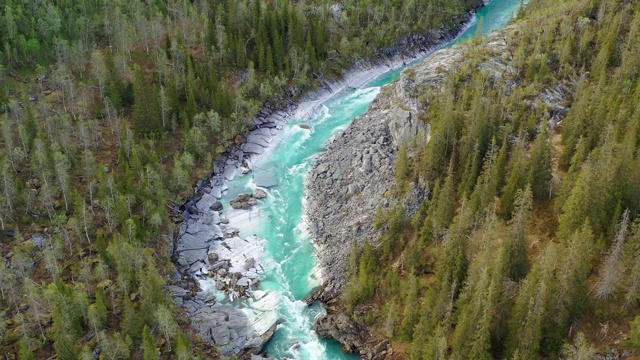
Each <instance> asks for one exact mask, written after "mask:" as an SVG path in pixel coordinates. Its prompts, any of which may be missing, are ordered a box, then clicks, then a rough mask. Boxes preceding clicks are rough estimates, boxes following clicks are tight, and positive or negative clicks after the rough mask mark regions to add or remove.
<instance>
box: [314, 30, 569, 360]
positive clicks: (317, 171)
mask: <svg viewBox="0 0 640 360" xmlns="http://www.w3.org/2000/svg"><path fill="white" fill-rule="evenodd" d="M510 30H513V28H506V29H504V30H502V32H494V33H492V34H491V35H489V36H487V37H486V39H485V41H486V47H487V51H488V56H487V57H486V59H485V61H484V62H483V63H482V64H481V65H480V68H482V69H483V70H484V71H486V72H487V74H488V81H495V82H497V81H506V84H507V86H508V87H509V88H511V89H515V88H516V86H517V85H518V83H517V81H516V80H513V76H511V74H513V71H514V70H513V68H512V67H511V61H512V59H511V56H510V53H509V52H508V49H507V44H506V43H505V40H504V38H505V37H504V33H505V32H507V31H510ZM467 48H468V45H457V46H454V47H451V48H448V49H444V50H440V51H437V52H436V53H434V54H432V55H431V56H430V57H429V59H428V60H427V61H425V62H423V63H420V64H418V65H415V66H412V67H410V68H407V70H405V71H404V72H403V73H402V75H401V77H400V79H399V81H397V82H394V83H391V84H389V85H387V86H386V87H384V88H383V89H382V91H381V93H380V95H379V96H378V97H377V98H376V99H375V100H374V102H373V103H372V105H371V106H370V107H369V109H368V110H367V112H366V113H364V114H363V115H361V116H359V117H358V118H356V119H355V120H354V121H353V122H352V123H351V124H350V125H349V126H348V127H347V128H346V129H345V130H344V131H343V132H341V133H338V134H337V135H336V136H335V137H334V138H333V139H332V141H330V143H329V144H328V146H327V149H326V151H325V152H324V153H323V154H321V155H320V156H319V157H318V158H317V159H316V163H315V166H314V167H313V168H312V170H311V171H310V175H309V178H308V183H307V188H308V189H307V197H308V199H307V208H306V212H307V216H308V221H309V223H310V224H309V225H310V226H309V227H310V229H311V231H312V235H313V236H314V238H315V241H316V247H317V249H318V256H319V259H320V266H321V270H322V272H323V275H324V276H325V280H326V281H325V285H324V289H323V291H322V292H319V293H318V294H317V298H319V299H322V300H324V301H332V300H336V299H337V298H338V296H339V295H340V294H341V293H342V292H343V291H344V289H345V286H346V283H347V279H346V278H345V274H346V273H347V270H348V258H349V254H350V251H351V248H352V246H353V242H354V240H355V241H357V242H358V243H359V244H360V245H362V243H363V242H364V241H365V239H369V241H371V242H372V243H373V244H374V245H375V244H376V243H377V241H378V238H379V235H380V233H379V232H378V231H376V230H375V229H374V227H373V221H374V217H375V214H376V210H377V209H378V207H382V208H383V209H390V208H392V207H393V206H395V205H396V204H397V203H398V202H399V201H402V202H403V205H404V208H405V215H406V216H407V217H411V216H413V215H414V214H415V213H416V212H417V211H418V209H419V207H420V204H421V202H422V201H423V200H424V199H425V197H426V196H427V195H428V194H427V191H428V190H427V189H428V187H427V184H426V182H425V181H423V180H419V181H417V182H416V183H412V184H411V185H410V193H409V194H408V195H406V196H404V197H403V198H402V199H400V198H399V197H398V196H397V194H396V192H395V191H394V187H395V183H396V175H395V164H396V160H397V156H398V150H399V146H400V144H403V143H404V144H410V143H411V142H413V141H429V137H430V127H429V124H427V123H425V122H424V121H422V120H421V119H420V115H421V114H423V113H424V112H426V111H428V104H427V105H426V106H425V105H424V104H422V103H421V102H420V101H419V99H418V98H419V97H420V96H426V97H427V98H428V97H429V94H435V93H437V92H440V91H441V90H442V88H443V84H444V82H445V81H446V79H447V77H448V76H449V73H450V72H451V71H454V70H453V69H455V68H456V67H457V66H459V65H460V64H461V63H462V62H463V61H464V56H465V51H466V49H467ZM568 85H569V86H567V85H565V84H559V85H557V86H555V87H553V88H547V89H544V90H543V91H542V92H540V93H539V95H538V96H537V97H536V100H535V101H533V102H532V103H531V104H529V106H531V107H532V108H536V107H543V108H544V109H545V110H546V111H547V114H548V122H547V126H548V128H549V129H550V130H551V129H552V128H553V127H555V126H556V125H558V124H559V123H560V122H561V121H562V120H563V119H564V117H565V116H566V115H567V113H568V111H569V109H568V108H565V107H564V106H563V105H564V104H565V98H566V97H567V96H568V95H569V94H570V93H571V92H572V90H571V89H570V87H571V85H572V84H568ZM512 140H513V141H517V139H512ZM340 308H341V307H340V306H339V301H337V304H335V306H332V307H330V308H329V311H328V312H329V314H328V315H327V316H324V317H321V318H318V320H317V321H316V324H315V327H316V332H317V333H318V334H319V335H321V336H327V337H332V338H334V339H336V340H338V341H340V342H341V343H342V344H343V346H344V348H345V350H351V351H355V352H359V353H360V354H361V355H362V356H363V358H364V359H384V358H386V357H385V356H386V355H385V356H383V357H379V356H378V355H374V354H380V353H381V351H384V352H385V354H389V355H390V354H392V349H391V348H390V347H389V346H388V342H387V343H384V342H380V339H376V338H375V336H371V334H369V332H368V331H367V329H360V328H359V327H358V325H356V324H355V323H354V322H353V321H352V320H350V319H349V318H348V317H346V316H344V315H343V314H340V313H339V309H340ZM361 315H362V316H365V315H366V314H361ZM379 347H384V349H382V348H379ZM376 349H378V350H379V351H378V350H376Z"/></svg>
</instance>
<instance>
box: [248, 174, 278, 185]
mask: <svg viewBox="0 0 640 360" xmlns="http://www.w3.org/2000/svg"><path fill="white" fill-rule="evenodd" d="M253 182H254V183H255V184H256V186H258V187H262V188H267V189H268V188H272V187H274V186H277V185H278V181H277V180H276V177H275V174H274V173H272V172H270V171H264V170H263V171H255V172H254V179H253Z"/></svg>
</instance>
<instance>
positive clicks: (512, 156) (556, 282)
mask: <svg viewBox="0 0 640 360" xmlns="http://www.w3.org/2000/svg"><path fill="white" fill-rule="evenodd" d="M482 4H483V2H482V1H480V0H408V1H400V0H340V1H326V0H306V1H305V0H3V1H1V2H0V132H1V134H2V136H1V137H0V358H1V359H11V360H30V359H59V360H89V359H109V360H115V359H144V360H153V359H181V360H187V359H211V358H213V359H218V358H226V356H225V355H224V354H222V353H220V352H219V349H218V347H216V346H215V345H212V344H210V343H208V342H207V341H205V340H203V339H201V338H200V337H199V336H198V335H197V334H195V333H194V331H192V324H191V322H190V319H189V316H188V315H187V314H186V313H185V309H184V308H183V307H182V306H180V305H179V304H177V303H176V302H175V301H174V299H173V297H172V295H171V293H170V292H169V291H168V290H167V289H168V287H169V286H170V285H172V284H173V283H174V282H175V281H176V280H175V278H176V274H178V273H177V267H178V265H177V264H176V256H175V254H174V250H175V246H176V245H175V239H176V235H177V232H178V231H179V228H180V223H181V221H182V216H183V215H182V211H183V210H184V204H185V202H186V201H187V200H188V199H189V198H190V196H192V195H193V193H194V187H195V186H196V183H197V182H198V180H200V179H203V178H205V177H206V176H207V175H208V173H209V172H210V171H211V169H212V168H213V167H214V164H215V163H216V161H217V160H218V159H219V158H220V157H221V156H222V155H223V154H224V153H225V152H226V151H227V150H228V149H230V148H232V147H234V146H240V145H241V144H243V142H244V140H245V137H246V134H247V133H248V132H249V131H250V130H252V129H253V128H254V126H255V124H254V122H253V120H252V119H254V118H255V117H256V116H258V115H259V113H260V111H261V110H262V109H263V108H264V107H265V106H269V107H271V108H273V109H276V108H281V107H286V106H287V104H288V103H290V102H295V101H297V100H298V99H299V98H300V97H301V96H303V95H304V94H306V93H307V92H309V91H312V90H313V89H316V88H318V87H320V86H322V85H323V82H324V81H325V80H326V79H340V78H341V77H342V76H344V75H345V74H346V73H347V72H348V71H349V69H351V68H352V67H353V66H354V65H356V64H358V63H361V62H363V61H369V62H375V61H376V60H377V59H378V58H379V57H380V56H381V51H382V50H384V49H392V48H394V47H396V46H397V44H398V43H399V41H401V40H402V39H406V38H407V37H408V36H411V35H423V34H426V33H430V32H433V31H440V30H442V29H452V28H456V27H457V26H459V25H460V24H461V23H462V22H464V21H465V20H467V18H468V14H469V13H470V12H473V11H476V10H477V9H478V7H480V6H482ZM498 31H499V33H498V34H499V35H487V36H480V35H478V36H476V37H475V38H473V39H470V40H468V41H466V42H464V43H463V44H462V45H460V46H462V48H463V50H462V51H463V60H462V61H459V62H457V63H456V64H454V65H453V66H452V68H451V69H449V70H447V71H446V74H444V75H443V76H444V78H445V81H444V83H443V84H442V86H441V88H440V89H437V90H435V89H433V88H420V89H418V90H417V91H418V93H417V94H416V96H417V98H418V99H419V103H418V104H417V106H419V107H420V108H421V109H422V110H423V111H422V113H421V115H420V119H419V121H422V122H425V123H426V124H428V125H429V128H430V136H429V139H428V141H421V140H415V141H412V142H407V143H404V144H402V145H401V146H400V147H399V150H398V155H397V160H396V162H395V164H394V168H395V174H394V175H393V176H394V178H395V184H394V187H393V189H392V190H390V191H389V192H387V194H386V195H385V196H387V197H388V198H389V203H390V204H392V206H390V207H382V206H381V207H379V208H378V211H377V213H376V214H375V219H374V221H373V226H374V227H375V229H376V231H377V232H378V233H379V234H380V236H379V239H362V238H357V237H355V236H354V238H352V239H350V241H349V242H348V243H346V244H345V245H344V246H346V247H349V249H351V250H350V251H351V254H350V256H349V272H348V274H346V275H345V276H346V278H347V284H346V287H345V290H344V292H343V293H342V294H341V296H340V297H339V298H338V299H337V300H334V302H333V303H332V307H334V308H338V309H339V310H340V311H341V312H343V313H344V314H346V315H347V316H348V317H349V318H350V319H351V321H353V323H354V324H355V325H356V326H357V328H358V329H359V331H361V332H362V333H367V336H368V337H369V338H374V339H376V340H383V339H384V340H388V341H389V342H390V344H391V345H390V346H391V347H392V348H393V349H394V351H393V354H388V355H387V357H386V358H387V359H416V360H418V359H570V360H587V359H633V358H640V151H639V150H640V1H637V0H531V1H530V2H528V3H527V4H526V5H525V4H523V5H522V7H521V8H520V10H519V11H518V13H517V15H516V16H515V17H514V18H513V19H512V20H511V21H510V22H509V23H508V25H507V26H506V27H504V28H503V29H501V30H498ZM497 42H499V43H500V44H501V45H495V43H497ZM498 58H499V59H500V60H496V59H498ZM426 61H429V60H428V59H427V60H426ZM498 62H500V64H498V65H487V64H496V63H498ZM492 66H493V67H492ZM495 67H498V68H499V75H496V72H497V71H496V70H495ZM412 71H413V70H411V68H409V70H406V71H405V72H404V73H403V75H402V76H413V75H412ZM385 90H386V88H383V89H382V91H381V92H380V95H379V96H386V95H385V94H386V93H385ZM551 90H553V91H554V94H556V93H561V94H562V95H563V96H562V101H561V107H557V108H555V109H550V108H549V107H548V106H547V104H546V103H545V101H544V99H546V98H544V96H542V95H540V94H550V93H551V92H552V91H551ZM550 96H551V95H550ZM550 119H551V120H550ZM554 119H561V120H558V121H554ZM418 183H420V184H427V185H426V191H427V192H428V194H429V195H428V196H427V198H425V199H424V201H422V202H421V203H420V206H419V209H418V210H417V212H415V214H410V215H408V213H407V211H406V209H405V207H404V204H405V203H408V202H409V200H408V198H409V197H411V196H412V194H413V192H412V191H410V189H411V188H413V187H414V186H415V185H414V184H418ZM177 277H178V278H180V277H181V275H180V274H178V275H177ZM267 355H268V354H267ZM238 356H239V357H240V358H250V355H248V354H239V355H238ZM363 359H364V357H363Z"/></svg>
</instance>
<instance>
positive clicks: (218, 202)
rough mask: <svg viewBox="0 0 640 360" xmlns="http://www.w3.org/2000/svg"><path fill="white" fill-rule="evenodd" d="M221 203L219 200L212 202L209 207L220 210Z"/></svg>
mask: <svg viewBox="0 0 640 360" xmlns="http://www.w3.org/2000/svg"><path fill="white" fill-rule="evenodd" d="M222 208H223V206H222V203H221V202H220V201H216V202H214V203H213V204H211V207H210V209H211V210H213V211H222Z"/></svg>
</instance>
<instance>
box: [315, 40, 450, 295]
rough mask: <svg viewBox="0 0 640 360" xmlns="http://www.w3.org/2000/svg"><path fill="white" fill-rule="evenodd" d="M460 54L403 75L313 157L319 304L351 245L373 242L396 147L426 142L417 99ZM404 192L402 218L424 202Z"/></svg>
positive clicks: (441, 56) (338, 277)
mask: <svg viewBox="0 0 640 360" xmlns="http://www.w3.org/2000/svg"><path fill="white" fill-rule="evenodd" d="M462 53H463V52H462V49H460V48H457V47H456V48H452V49H447V50H441V51H438V52H436V53H435V54H433V55H431V56H430V57H429V60H428V61H425V62H423V63H420V64H418V65H416V66H414V67H412V68H411V70H410V71H405V72H404V73H403V74H402V76H401V78H400V80H399V81H397V82H395V83H392V84H390V85H388V86H386V87H385V88H383V89H382V91H381V94H380V95H379V96H378V97H377V98H376V100H374V102H373V103H372V104H371V106H370V108H369V110H367V112H366V113H365V114H363V115H361V116H359V117H358V118H356V119H355V120H353V122H352V123H351V124H350V125H349V126H348V127H347V129H345V130H344V131H343V132H342V133H339V134H337V135H336V136H335V137H334V138H333V139H332V140H331V141H330V143H329V144H328V146H327V149H326V151H325V152H324V153H323V154H322V155H320V156H319V157H318V159H317V161H316V165H315V167H314V168H313V169H312V170H311V172H310V174H309V178H308V183H307V188H308V206H307V214H308V217H309V220H310V225H311V226H310V228H311V231H312V234H313V235H314V237H315V240H316V245H317V246H318V247H319V251H318V253H319V257H320V263H321V266H322V269H323V274H324V275H325V280H326V281H327V286H326V287H325V294H324V295H323V298H325V299H328V298H331V297H333V296H335V295H337V294H339V293H341V292H342V290H343V289H344V287H345V285H346V279H345V278H344V274H346V272H347V259H348V256H349V252H350V250H351V246H352V244H353V241H354V239H355V240H357V241H359V242H360V243H362V242H364V240H365V239H366V238H368V239H369V240H371V241H373V242H375V241H376V240H377V238H378V233H377V232H376V231H375V230H374V229H373V218H374V216H375V213H376V210H377V208H378V207H379V206H382V207H383V208H388V207H390V206H391V205H392V204H393V201H394V198H393V197H392V196H390V190H392V188H393V187H394V185H395V163H396V160H397V156H398V149H399V146H400V144H402V143H405V144H409V143H411V142H412V141H414V140H422V141H428V139H429V134H430V128H429V124H427V123H425V122H424V121H423V120H421V119H420V114H421V113H422V112H423V111H424V109H422V108H421V106H420V103H419V101H418V98H417V97H418V94H424V91H433V92H437V91H440V89H441V87H442V82H443V81H444V79H445V76H446V71H447V70H448V69H449V68H450V67H452V66H454V65H455V64H457V63H459V62H460V61H461V60H462ZM410 191H411V193H410V195H409V196H407V199H408V200H409V201H408V202H407V203H406V204H405V211H406V213H407V215H408V216H411V215H412V214H413V213H415V211H417V210H418V208H419V206H420V203H421V202H422V200H423V199H424V198H425V196H426V195H427V194H426V192H425V188H424V187H423V186H420V185H418V184H411V189H410Z"/></svg>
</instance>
